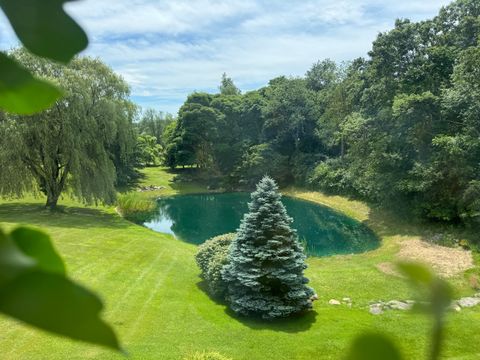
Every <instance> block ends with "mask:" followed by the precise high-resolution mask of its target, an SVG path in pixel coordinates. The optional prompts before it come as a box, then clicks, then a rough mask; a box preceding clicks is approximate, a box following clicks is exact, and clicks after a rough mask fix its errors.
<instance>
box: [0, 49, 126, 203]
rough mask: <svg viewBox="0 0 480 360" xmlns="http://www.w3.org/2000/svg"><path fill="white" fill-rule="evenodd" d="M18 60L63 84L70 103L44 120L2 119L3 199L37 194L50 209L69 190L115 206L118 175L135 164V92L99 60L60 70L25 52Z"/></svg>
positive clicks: (44, 115) (45, 115) (65, 100)
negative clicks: (130, 159)
mask: <svg viewBox="0 0 480 360" xmlns="http://www.w3.org/2000/svg"><path fill="white" fill-rule="evenodd" d="M11 55H12V56H13V57H14V58H15V59H16V60H17V61H18V62H19V63H21V64H22V65H23V66H24V67H26V68H27V69H29V70H30V71H32V72H33V73H35V74H37V75H38V76H42V77H44V78H48V79H49V80H51V81H52V82H55V83H56V84H58V86H59V87H60V88H61V89H62V90H63V91H64V93H65V96H64V97H63V98H62V99H60V100H57V101H56V103H55V104H54V106H53V107H52V108H50V109H48V110H45V111H43V112H40V113H38V114H34V115H31V116H22V115H12V114H3V116H2V121H1V123H0V134H1V137H2V142H1V144H0V164H1V167H2V172H1V174H0V194H2V195H3V196H13V195H22V194H23V193H25V192H26V191H32V190H37V189H38V190H39V191H41V192H42V193H44V194H45V195H46V197H47V207H49V208H55V207H56V204H57V201H58V199H59V196H60V195H61V193H62V192H63V191H65V190H68V191H69V193H70V194H71V195H73V196H75V197H76V198H78V199H80V200H82V201H84V202H87V203H91V202H97V201H100V202H105V203H111V202H113V200H114V199H115V190H114V185H115V181H116V169H117V168H121V165H122V164H125V163H127V164H128V157H129V156H130V155H129V154H130V153H131V152H132V151H133V150H134V149H132V147H131V146H129V142H128V139H130V138H131V137H132V136H134V133H133V132H132V126H133V125H132V118H133V113H134V106H133V104H132V103H130V101H129V100H128V95H129V87H128V85H127V84H126V83H125V81H123V79H122V78H120V77H119V76H118V75H116V74H115V73H114V72H113V71H112V70H111V69H110V68H108V67H107V66H106V65H104V64H103V63H102V62H101V61H99V60H96V59H91V58H86V57H83V58H77V59H74V60H73V61H72V62H71V63H70V64H69V65H61V64H58V63H53V62H49V61H47V60H43V59H40V58H37V57H34V56H32V55H30V54H29V53H27V52H26V51H24V50H16V51H14V52H13V53H12V54H11ZM133 147H134V145H133ZM115 162H118V163H117V164H115ZM115 165H117V166H115ZM32 179H33V180H32Z"/></svg>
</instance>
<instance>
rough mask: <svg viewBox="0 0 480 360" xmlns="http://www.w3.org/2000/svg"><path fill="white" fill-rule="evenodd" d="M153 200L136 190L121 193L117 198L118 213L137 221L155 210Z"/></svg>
mask: <svg viewBox="0 0 480 360" xmlns="http://www.w3.org/2000/svg"><path fill="white" fill-rule="evenodd" d="M155 206H156V203H155V200H154V199H152V198H148V197H145V196H143V195H142V194H141V193H138V192H128V193H125V194H121V195H119V196H118V199H117V209H118V212H119V213H120V215H122V216H123V217H124V218H126V219H129V220H134V221H137V220H138V219H140V218H142V217H143V216H145V215H146V214H148V213H151V212H152V211H153V210H155Z"/></svg>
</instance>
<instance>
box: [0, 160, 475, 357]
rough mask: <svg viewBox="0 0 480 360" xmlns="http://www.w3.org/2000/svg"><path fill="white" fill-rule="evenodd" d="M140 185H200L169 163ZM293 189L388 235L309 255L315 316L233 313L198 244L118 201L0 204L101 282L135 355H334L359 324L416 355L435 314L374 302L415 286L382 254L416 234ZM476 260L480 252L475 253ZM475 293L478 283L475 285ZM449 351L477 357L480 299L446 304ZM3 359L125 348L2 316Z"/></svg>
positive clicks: (360, 209)
mask: <svg viewBox="0 0 480 360" xmlns="http://www.w3.org/2000/svg"><path fill="white" fill-rule="evenodd" d="M144 174H145V177H144V178H143V179H142V180H141V184H142V185H158V186H164V188H163V189H161V190H155V191H151V192H150V191H149V192H145V193H141V194H142V196H145V197H157V196H163V195H173V194H181V193H189V192H200V191H204V190H205V189H204V188H202V187H200V186H197V185H195V184H193V183H191V184H187V185H178V184H175V183H174V182H172V179H173V176H174V174H170V173H168V172H166V171H164V170H162V169H158V168H149V169H146V170H145V171H144ZM290 193H291V194H293V195H295V196H298V197H301V198H303V199H306V200H310V201H315V202H319V203H322V204H325V205H328V206H330V207H332V208H334V209H337V210H339V211H343V212H345V213H347V214H348V215H350V216H352V217H355V218H357V219H358V220H360V221H365V222H366V223H367V224H369V226H371V227H372V229H373V230H374V231H376V232H377V233H378V234H379V236H381V238H382V242H383V243H382V246H381V247H380V248H379V249H377V250H375V251H372V252H369V253H365V254H360V255H348V256H333V257H329V258H310V259H309V260H308V264H309V268H308V270H307V276H308V277H309V278H310V279H311V285H312V286H313V287H314V288H315V290H316V291H317V292H318V294H319V297H320V300H319V301H318V302H316V304H315V311H314V312H312V313H311V314H310V315H308V316H305V317H302V318H298V319H290V320H287V321H281V322H274V323H262V322H257V321H253V320H246V319H242V318H236V317H235V316H233V315H232V314H231V313H230V312H229V311H228V310H227V309H226V308H225V306H223V305H221V304H218V303H215V302H214V301H213V300H212V299H210V298H209V297H208V295H206V294H205V292H204V291H202V286H203V285H202V284H201V283H200V279H199V278H198V269H197V268H196V266H195V263H194V259H193V255H194V253H195V251H196V247H195V246H193V245H189V244H187V243H184V242H182V241H179V240H176V239H174V238H173V237H171V236H168V235H163V234H158V233H155V232H152V231H150V230H148V229H145V228H142V227H140V226H137V225H135V224H133V223H130V222H128V221H126V220H124V219H122V218H121V217H119V216H118V215H117V214H116V212H115V210H114V208H113V207H98V208H93V207H85V206H82V205H80V204H78V203H75V202H74V201H72V200H69V199H63V200H62V201H61V204H62V205H63V206H65V208H64V212H62V213H56V214H51V213H49V212H46V211H44V210H42V203H43V199H34V198H28V199H23V200H21V201H3V202H1V203H0V224H1V226H3V227H7V228H11V227H14V226H16V225H17V224H31V225H33V226H35V227H39V228H41V229H44V230H46V231H48V233H49V234H51V236H52V238H53V239H54V242H55V245H56V247H57V249H58V250H59V252H60V253H61V254H62V256H63V257H64V259H65V262H66V263H67V266H68V270H69V272H70V273H71V275H72V276H73V277H74V278H75V279H77V280H78V281H80V282H81V283H83V284H85V285H87V286H89V287H91V288H93V289H94V290H96V291H98V292H99V293H100V294H101V295H102V297H103V299H104V301H105V304H106V312H105V317H106V318H107V319H108V320H109V321H110V322H111V323H112V324H113V325H114V327H115V329H116V331H117V332H118V334H119V336H120V339H121V341H122V343H123V344H124V346H125V347H126V348H127V350H128V352H129V353H130V355H131V358H132V359H181V358H182V357H183V356H184V355H185V354H189V353H192V352H195V351H204V350H205V351H217V352H220V353H222V354H224V355H226V356H229V357H232V358H233V359H245V360H246V359H285V360H286V359H312V358H314V359H339V358H341V357H342V354H344V353H345V351H346V348H347V347H348V344H349V343H350V342H351V340H352V339H353V338H354V337H355V335H356V334H358V333H359V332H361V331H364V330H367V329H368V330H375V331H382V332H385V333H387V334H388V335H389V336H391V337H392V338H394V339H396V340H397V341H398V343H399V344H400V346H401V348H402V350H403V352H404V354H405V355H406V358H408V359H421V358H423V355H424V353H425V349H426V346H427V341H428V337H427V335H428V332H429V326H430V324H429V321H428V319H426V318H425V317H423V316H414V315H410V314H406V313H403V312H397V311H391V312H387V313H385V314H383V315H381V316H373V315H370V314H369V313H368V309H367V305H368V303H369V301H371V300H391V299H408V298H410V297H411V292H410V289H409V287H408V286H407V285H406V284H405V283H404V282H403V281H402V280H401V279H399V278H397V277H393V276H389V275H386V274H384V273H382V272H380V271H378V270H377V269H376V267H375V266H376V265H377V264H378V263H381V262H385V261H392V260H394V258H395V253H396V250H397V249H398V242H399V241H400V240H401V239H405V238H409V237H416V236H420V235H419V234H420V230H421V229H417V231H415V229H414V228H413V229H408V227H405V226H404V224H397V225H395V222H392V220H390V219H385V218H382V214H378V213H375V212H373V211H372V210H371V209H369V208H368V207H366V206H365V205H364V204H361V203H357V202H350V201H349V200H346V199H343V198H339V197H326V196H323V195H321V194H318V193H311V192H302V191H296V192H295V191H294V190H291V192H290ZM477 261H478V259H477ZM452 282H453V284H454V285H455V287H456V290H457V292H458V293H459V294H464V293H468V292H469V291H470V290H469V289H468V282H467V280H466V278H465V276H464V275H460V276H458V277H456V278H454V279H453V280H452ZM470 292H471V291H470ZM343 297H351V298H352V300H353V307H352V308H347V307H346V306H340V307H332V306H330V305H328V300H329V299H332V298H335V299H341V298H343ZM447 327H448V333H447V342H446V348H445V353H444V354H445V357H446V358H452V359H453V358H455V359H465V360H466V359H472V360H473V359H477V358H478V351H479V349H478V345H477V344H479V343H480V309H471V310H464V311H462V312H461V313H458V314H456V313H455V314H450V315H449V318H448V322H447ZM0 334H1V335H0V349H2V352H1V355H0V358H4V359H65V358H69V359H121V358H122V357H121V356H120V355H118V354H115V353H112V352H110V351H107V350H104V349H102V348H98V347H93V346H90V345H86V344H82V343H76V342H73V341H70V340H65V339H61V338H58V337H55V336H51V335H49V334H46V333H42V332H38V331H33V330H31V329H30V328H27V327H24V326H23V325H21V324H18V323H16V322H14V321H12V320H9V319H6V318H4V317H0Z"/></svg>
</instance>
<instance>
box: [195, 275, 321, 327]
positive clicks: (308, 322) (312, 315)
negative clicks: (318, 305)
mask: <svg viewBox="0 0 480 360" xmlns="http://www.w3.org/2000/svg"><path fill="white" fill-rule="evenodd" d="M197 287H198V288H199V289H200V290H201V291H203V292H204V293H205V294H207V296H208V297H209V298H210V300H211V301H213V302H214V303H216V304H217V305H223V306H225V314H226V315H228V316H230V317H231V318H233V319H235V320H236V321H238V322H240V323H242V324H243V325H245V326H247V327H248V328H250V329H252V330H272V331H278V332H285V333H299V332H303V331H307V330H309V329H310V328H311V327H312V325H313V324H314V323H315V322H316V321H317V315H318V313H317V312H316V311H315V310H311V311H308V312H306V313H304V314H299V315H295V316H290V317H288V318H284V319H276V320H264V319H261V318H254V317H246V316H242V315H238V314H237V313H235V312H233V311H232V310H231V309H230V308H229V307H228V305H227V303H226V302H225V301H224V300H222V299H219V298H217V297H214V296H212V295H211V294H210V293H209V292H208V287H207V283H206V282H205V281H200V282H198V283H197Z"/></svg>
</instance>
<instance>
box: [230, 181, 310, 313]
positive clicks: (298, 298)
mask: <svg viewBox="0 0 480 360" xmlns="http://www.w3.org/2000/svg"><path fill="white" fill-rule="evenodd" d="M280 199H281V195H280V193H279V192H278V187H277V184H276V183H275V181H274V180H272V179H271V178H270V177H268V176H265V177H264V178H263V179H262V180H261V181H260V183H259V184H258V185H257V190H256V191H255V192H254V193H253V194H252V202H251V203H249V210H250V211H249V213H247V214H245V216H244V218H243V220H242V223H241V224H240V228H239V229H238V232H237V237H236V239H235V240H234V241H233V243H232V246H231V249H230V254H229V259H228V265H226V266H225V268H224V270H223V277H224V280H225V281H226V283H227V285H228V292H227V297H226V298H227V301H228V302H229V303H230V306H231V308H232V309H233V310H234V311H235V312H237V313H240V314H243V315H255V316H261V317H262V318H265V319H272V318H279V317H286V316H289V315H291V314H295V313H299V312H302V311H306V310H309V309H310V308H311V307H312V301H311V298H312V296H313V295H314V291H313V289H312V288H310V287H308V286H307V285H306V284H307V283H308V279H307V278H305V277H304V275H303V271H304V270H305V269H306V267H307V266H306V264H305V258H306V257H305V254H304V253H303V248H302V246H301V245H300V242H299V241H298V237H297V234H296V232H295V230H293V229H291V228H290V223H291V222H292V219H291V218H290V217H289V216H288V215H287V212H286V210H285V207H284V205H283V204H282V202H281V201H280Z"/></svg>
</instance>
